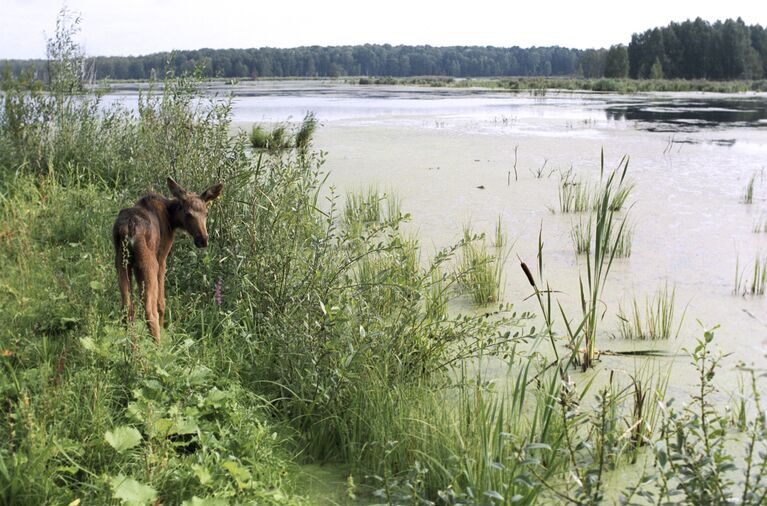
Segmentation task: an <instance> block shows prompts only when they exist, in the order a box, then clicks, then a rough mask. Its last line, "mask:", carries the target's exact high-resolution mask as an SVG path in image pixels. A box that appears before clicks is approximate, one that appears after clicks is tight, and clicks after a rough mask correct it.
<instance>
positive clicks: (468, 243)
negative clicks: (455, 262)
mask: <svg viewBox="0 0 767 506" xmlns="http://www.w3.org/2000/svg"><path fill="white" fill-rule="evenodd" d="M507 242H508V239H507V237H506V234H505V233H504V231H503V225H502V223H501V220H500V218H499V219H498V221H497V223H496V226H495V234H494V243H493V244H492V245H491V244H488V241H487V239H486V237H485V235H484V234H475V233H474V232H473V230H472V228H471V226H470V225H466V226H464V229H463V241H462V242H461V256H460V261H459V266H458V271H459V272H460V273H461V278H462V282H461V286H462V289H463V291H464V292H465V293H468V294H469V295H470V296H471V298H472V300H473V301H474V303H476V304H478V305H480V306H484V305H487V304H490V303H494V302H498V301H500V299H501V296H502V289H503V286H504V279H505V276H504V266H505V263H506V260H507V259H508V257H509V254H510V253H511V247H510V245H509V244H508V243H507Z"/></svg>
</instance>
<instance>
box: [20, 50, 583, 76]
mask: <svg viewBox="0 0 767 506" xmlns="http://www.w3.org/2000/svg"><path fill="white" fill-rule="evenodd" d="M582 52H583V51H580V50H577V49H567V48H562V47H534V48H527V49H524V48H519V47H512V48H499V47H469V46H465V47H432V46H391V45H371V44H366V45H362V46H331V47H321V46H311V47H298V48H290V49H278V48H258V49H255V48H254V49H199V50H193V51H174V52H173V53H155V54H150V55H146V56H127V57H121V56H108V57H96V58H94V59H93V60H92V65H93V71H94V72H93V73H94V75H95V78H96V79H104V78H108V79H150V78H153V77H159V78H161V77H163V76H164V75H165V73H166V71H167V70H173V71H174V72H175V73H176V74H182V73H191V72H195V71H198V72H200V74H201V75H202V76H204V77H224V78H237V77H256V78H258V77H267V78H268V77H340V76H393V77H409V76H433V75H441V76H452V77H489V76H538V75H542V76H566V75H574V74H576V73H577V70H578V69H577V66H578V61H579V59H580V55H581V53H582ZM8 63H10V64H11V67H12V71H13V72H14V74H17V75H18V73H19V72H20V71H21V70H22V69H23V68H25V67H29V66H30V64H34V65H35V67H36V69H37V71H38V73H40V74H43V73H44V72H45V65H44V62H43V61H36V62H30V61H21V60H16V61H11V62H8Z"/></svg>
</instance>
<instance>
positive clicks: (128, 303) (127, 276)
mask: <svg viewBox="0 0 767 506" xmlns="http://www.w3.org/2000/svg"><path fill="white" fill-rule="evenodd" d="M115 267H116V268H117V285H118V286H119V287H120V299H121V300H122V307H123V310H125V308H126V307H127V308H128V322H132V321H133V317H134V314H133V300H132V299H131V272H130V266H129V265H128V262H127V261H126V259H124V256H123V252H122V251H121V249H118V250H117V252H116V254H115Z"/></svg>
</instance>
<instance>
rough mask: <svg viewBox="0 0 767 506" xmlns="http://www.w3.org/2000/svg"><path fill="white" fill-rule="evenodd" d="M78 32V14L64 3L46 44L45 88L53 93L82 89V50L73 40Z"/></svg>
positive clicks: (84, 73)
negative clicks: (53, 31)
mask: <svg viewBox="0 0 767 506" xmlns="http://www.w3.org/2000/svg"><path fill="white" fill-rule="evenodd" d="M79 33H80V15H79V14H77V15H76V14H73V13H72V12H70V11H69V10H68V9H67V8H66V6H65V7H62V8H61V10H60V11H59V15H58V17H57V18H56V31H55V33H54V34H53V37H51V38H49V39H48V40H47V43H46V56H47V60H48V87H49V88H50V90H51V91H52V92H54V93H56V92H58V93H66V94H69V93H75V92H79V91H82V89H83V84H84V82H85V81H86V75H87V74H88V72H86V65H85V53H84V52H83V49H82V47H81V46H80V44H79V43H78V42H77V40H76V37H77V35H78V34H79Z"/></svg>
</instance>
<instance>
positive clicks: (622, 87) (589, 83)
mask: <svg viewBox="0 0 767 506" xmlns="http://www.w3.org/2000/svg"><path fill="white" fill-rule="evenodd" d="M345 81H346V82H348V83H350V84H359V85H370V84H379V85H382V84H383V85H401V86H429V87H439V88H442V87H447V88H487V89H494V90H500V91H534V92H544V91H545V90H560V91H594V92H613V93H640V92H651V91H660V92H691V91H705V92H712V93H743V92H747V91H758V92H765V91H767V80H764V79H762V80H758V81H711V80H705V79H695V80H688V79H619V78H602V79H583V78H577V77H498V78H492V79H488V78H467V79H456V78H452V77H435V76H423V77H403V78H394V77H360V78H351V79H350V78H346V79H345Z"/></svg>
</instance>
